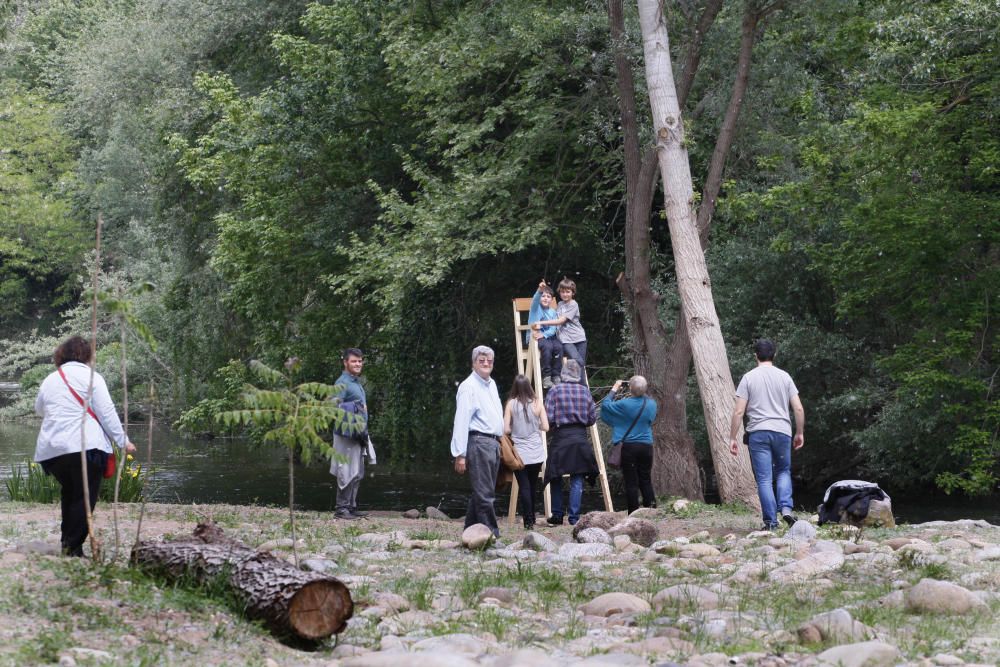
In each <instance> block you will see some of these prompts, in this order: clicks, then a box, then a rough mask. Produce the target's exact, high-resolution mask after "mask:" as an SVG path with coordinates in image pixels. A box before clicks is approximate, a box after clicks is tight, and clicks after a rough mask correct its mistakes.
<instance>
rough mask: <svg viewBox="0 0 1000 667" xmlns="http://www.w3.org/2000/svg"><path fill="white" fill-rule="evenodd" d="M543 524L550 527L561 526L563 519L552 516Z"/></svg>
mask: <svg viewBox="0 0 1000 667" xmlns="http://www.w3.org/2000/svg"><path fill="white" fill-rule="evenodd" d="M545 523H547V524H549V525H550V526H561V525H563V518H562V517H559V518H556V517H554V516H550V517H549V518H548V519H546V520H545Z"/></svg>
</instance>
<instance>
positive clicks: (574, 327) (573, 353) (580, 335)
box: [534, 278, 587, 384]
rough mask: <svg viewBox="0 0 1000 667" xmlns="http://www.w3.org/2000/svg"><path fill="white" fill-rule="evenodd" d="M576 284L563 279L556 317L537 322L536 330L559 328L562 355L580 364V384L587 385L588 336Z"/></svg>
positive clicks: (560, 284)
mask: <svg viewBox="0 0 1000 667" xmlns="http://www.w3.org/2000/svg"><path fill="white" fill-rule="evenodd" d="M575 297H576V283H575V282H573V281H572V280H570V279H569V278H563V279H562V280H561V281H560V282H559V298H560V299H561V301H560V302H559V307H558V308H556V316H555V317H554V318H550V319H547V320H540V321H538V322H535V324H534V329H536V330H541V328H542V327H547V326H557V327H559V333H558V336H559V342H560V343H562V353H563V356H564V357H566V358H567V359H574V360H576V363H578V364H580V371H581V377H580V383H581V384H586V383H587V380H586V377H587V374H586V371H585V370H584V369H585V368H586V366H587V334H586V333H585V332H584V330H583V325H582V324H580V306H579V304H577V302H576V299H575Z"/></svg>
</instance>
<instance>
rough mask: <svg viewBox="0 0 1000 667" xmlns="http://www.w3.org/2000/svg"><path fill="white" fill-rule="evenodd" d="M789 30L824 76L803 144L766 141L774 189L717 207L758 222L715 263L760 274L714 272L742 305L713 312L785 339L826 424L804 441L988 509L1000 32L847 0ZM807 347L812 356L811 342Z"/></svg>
mask: <svg viewBox="0 0 1000 667" xmlns="http://www.w3.org/2000/svg"><path fill="white" fill-rule="evenodd" d="M792 17H793V18H792V21H791V23H790V24H789V28H790V29H789V30H788V31H787V32H784V33H783V34H782V35H781V37H780V39H781V40H782V41H783V42H785V43H786V44H787V45H789V46H795V47H796V48H804V45H806V44H808V45H809V46H808V48H807V49H806V50H807V53H806V55H805V56H804V57H805V59H806V61H808V62H809V63H810V66H811V68H812V69H813V71H815V72H816V73H817V74H816V76H815V78H814V83H813V85H812V86H811V87H809V88H808V89H806V90H803V91H801V93H800V94H799V95H798V97H797V100H798V101H797V103H796V107H795V111H796V113H798V114H800V119H799V124H800V126H801V127H806V128H808V130H807V131H804V132H801V131H800V132H798V133H797V134H794V135H786V137H782V136H780V135H778V134H776V133H772V134H771V135H770V136H771V137H772V138H774V139H775V145H774V146H773V147H772V149H771V154H772V155H773V156H774V158H778V157H781V156H782V151H784V155H785V157H786V159H767V160H762V161H759V162H758V165H759V166H760V167H761V168H762V169H763V170H764V172H763V173H762V174H761V175H760V176H758V179H762V180H767V181H770V182H769V183H767V186H766V187H764V188H758V189H756V190H755V191H746V192H743V193H740V194H739V195H737V196H735V197H730V198H729V199H728V201H727V202H725V203H724V204H723V205H721V206H720V212H721V213H722V215H724V216H730V215H731V216H734V217H735V218H737V219H744V220H748V219H754V220H755V222H754V223H753V224H752V227H751V229H752V231H753V234H752V235H739V237H737V238H734V239H733V241H732V244H733V245H732V247H731V249H729V250H728V251H723V253H721V254H717V257H718V258H719V259H721V260H722V261H723V262H725V264H724V266H726V265H728V266H731V267H733V268H734V269H735V267H736V266H737V265H736V263H735V262H736V261H742V262H749V263H750V264H751V265H753V266H754V267H755V270H756V272H757V274H756V275H755V276H754V277H753V278H752V279H751V280H750V281H746V280H740V278H739V276H740V275H741V272H740V271H739V270H738V269H737V270H735V271H733V273H731V274H729V275H727V270H726V269H723V270H722V271H721V272H720V271H718V270H717V269H716V270H714V273H713V275H714V276H715V282H716V284H719V285H723V286H725V285H726V283H727V280H728V279H731V280H733V283H732V287H731V290H730V291H729V292H728V296H730V297H731V299H732V300H731V301H730V300H729V299H726V298H725V296H723V297H722V298H719V293H718V292H717V293H716V296H717V299H718V301H717V302H719V303H723V304H725V303H726V302H727V301H730V303H731V305H730V306H728V307H727V306H725V305H724V306H722V309H721V310H722V311H726V310H731V311H733V312H732V313H731V314H729V315H728V317H729V318H730V321H734V320H735V321H738V322H739V324H738V329H739V330H741V331H747V332H748V333H749V334H750V335H747V336H746V337H745V338H744V339H743V340H751V339H752V338H753V337H754V336H757V335H774V336H775V337H776V338H777V339H778V340H779V342H780V343H781V346H780V347H781V350H780V351H779V355H781V356H782V359H781V360H780V361H779V363H780V364H782V365H784V366H786V367H787V368H788V370H790V371H791V372H792V375H793V377H795V378H796V381H797V382H798V384H799V388H800V390H801V391H802V392H803V397H804V401H806V405H807V406H808V407H807V411H809V413H810V433H811V434H814V429H815V427H816V426H817V424H816V422H815V421H814V420H813V415H815V414H816V413H817V411H818V413H819V416H820V418H821V419H820V423H819V424H818V426H820V428H821V429H822V431H821V432H820V434H814V435H809V436H807V440H811V441H812V442H817V441H818V442H824V443H828V444H831V445H834V449H835V451H837V455H838V457H842V458H841V461H842V462H843V461H845V459H846V462H847V463H848V468H850V467H852V466H857V467H858V468H860V471H859V474H862V475H866V476H870V477H874V478H875V479H881V480H886V481H888V480H890V479H891V480H892V484H893V486H894V487H895V488H896V489H897V490H907V489H916V488H926V486H927V485H929V484H932V483H934V482H935V481H936V482H937V484H938V486H940V487H941V488H943V489H945V490H948V491H954V490H961V491H963V492H968V493H988V492H990V491H991V490H993V489H994V488H995V487H996V481H997V472H998V467H997V461H998V458H997V452H998V448H1000V442H998V433H1000V428H998V422H997V419H996V414H997V407H996V404H997V398H996V393H995V389H994V388H993V386H994V382H993V378H994V377H995V374H996V372H997V363H998V362H997V359H996V350H997V347H998V346H997V328H996V324H995V323H996V321H997V317H998V316H1000V309H998V306H997V303H996V298H995V295H996V294H998V293H1000V268H998V264H997V262H996V257H995V256H996V248H997V240H998V236H997V235H998V229H997V226H996V224H995V221H996V220H997V218H998V217H1000V208H998V204H997V201H998V200H997V197H996V185H995V184H996V179H995V172H996V169H997V168H998V160H997V157H998V156H1000V140H998V137H1000V125H998V122H997V119H996V115H995V113H993V111H992V109H993V108H994V107H995V99H996V90H997V83H998V81H1000V79H998V78H997V71H996V67H995V62H996V58H997V44H996V40H995V39H993V37H992V36H993V35H995V34H996V30H997V29H998V28H1000V16H998V15H997V13H996V12H995V11H994V10H992V9H989V8H987V7H986V5H985V4H983V3H976V2H966V1H964V0H955V1H951V2H940V3H930V4H926V3H922V4H917V5H913V4H909V3H899V2H882V3H865V4H864V5H862V4H861V3H854V2H844V3H835V4H832V5H831V6H830V7H829V11H826V10H824V11H822V12H819V13H818V14H813V13H812V12H810V11H804V12H803V11H796V12H792ZM807 17H809V18H811V20H812V23H813V24H808V23H806V21H807V20H809V19H807ZM817 18H819V19H822V20H826V21H830V25H836V26H837V27H836V28H835V29H833V30H832V31H827V30H825V29H824V28H823V27H821V26H822V25H823V23H822V21H820V23H815V22H816V19H817ZM800 21H801V22H800ZM844 63H847V64H848V65H847V66H845V65H844ZM844 91H851V92H852V94H850V95H846V96H845V95H844ZM788 136H790V137H791V140H790V142H789V139H788V138H787V137H788ZM762 177H763V178H762ZM726 253H728V254H726ZM743 275H745V274H743ZM790 276H795V277H794V278H791V277H790ZM775 285H780V288H778V289H775V287H774V286H775ZM769 311H770V313H769ZM760 313H765V316H764V317H763V318H760ZM723 317H724V318H725V317H727V315H726V314H725V313H724V312H723ZM755 318H759V319H755ZM775 324H778V325H779V326H777V327H775V326H774V325H775ZM809 330H812V331H813V332H814V333H812V334H808V336H807V337H806V336H804V335H803V334H807V332H808V331H809ZM796 331H797V332H798V334H796ZM808 339H813V340H814V341H816V343H818V345H815V344H809V345H807V346H802V343H803V342H808ZM824 339H825V340H824ZM786 341H787V342H788V343H792V345H794V347H790V346H789V345H788V344H787V343H786ZM789 353H790V354H789ZM786 355H787V356H786ZM810 358H811V359H812V362H810ZM810 365H811V366H812V368H813V371H810ZM803 370H805V372H803ZM806 379H808V381H805V380H806ZM817 390H818V391H817ZM814 405H816V406H817V408H813V406H814ZM817 409H818V410H817ZM838 416H839V417H840V418H841V419H842V420H843V421H842V423H840V424H838V423H837V422H838V419H837V418H838ZM816 435H820V437H819V438H818V439H815V438H816ZM807 450H808V448H807ZM807 450H804V452H803V456H804V457H806V459H808V458H809V457H810V456H812V453H811V452H808V451H807ZM852 462H853V463H852ZM806 464H807V466H809V467H811V468H812V469H813V470H814V471H815V472H820V471H822V470H824V469H826V470H830V471H831V472H830V474H839V473H842V472H843V471H844V470H843V468H838V464H837V462H836V461H834V460H830V461H829V463H826V464H824V463H823V462H822V461H821V460H816V461H814V462H808V461H806ZM808 476H809V477H810V478H813V477H815V476H816V475H815V474H810V475H808Z"/></svg>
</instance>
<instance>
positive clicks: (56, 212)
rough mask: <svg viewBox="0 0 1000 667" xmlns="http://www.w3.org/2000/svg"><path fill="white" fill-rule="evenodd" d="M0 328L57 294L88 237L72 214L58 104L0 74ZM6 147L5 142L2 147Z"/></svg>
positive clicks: (68, 152) (67, 283) (70, 151)
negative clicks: (22, 88) (58, 120)
mask: <svg viewBox="0 0 1000 667" xmlns="http://www.w3.org/2000/svg"><path fill="white" fill-rule="evenodd" d="M0 100H2V102H0V146H3V147H4V149H2V150H0V193H3V196H2V197H0V327H2V326H4V325H6V324H8V323H10V322H11V321H12V320H15V321H16V320H23V319H24V318H25V317H28V316H31V315H34V314H35V312H36V311H38V310H39V308H38V305H33V301H38V300H39V298H40V297H41V301H42V304H44V305H46V306H48V305H51V304H52V303H58V302H59V301H60V300H61V299H65V297H66V295H67V292H68V291H69V289H70V287H71V285H72V281H71V280H70V277H71V276H72V272H73V269H75V268H76V264H77V262H78V261H79V259H80V256H81V255H82V254H83V252H84V250H85V248H86V242H87V241H88V240H89V239H87V236H86V235H85V229H84V227H83V226H82V225H81V224H80V222H79V220H78V219H77V218H76V216H75V215H74V214H73V211H72V205H71V201H70V197H71V194H72V189H73V184H74V181H75V178H76V177H75V174H74V169H75V166H76V160H75V156H74V148H75V147H74V145H73V142H72V141H71V140H70V138H69V137H68V136H67V135H66V133H65V132H64V131H63V130H62V129H61V128H60V127H59V124H58V122H57V117H58V114H59V112H60V108H59V107H58V106H57V105H54V104H51V103H49V102H47V101H46V100H45V99H44V98H43V97H41V96H40V95H37V94H34V93H31V92H25V91H23V90H21V89H20V87H19V86H17V85H16V84H15V83H13V82H11V81H4V80H0ZM8 147H9V148H8Z"/></svg>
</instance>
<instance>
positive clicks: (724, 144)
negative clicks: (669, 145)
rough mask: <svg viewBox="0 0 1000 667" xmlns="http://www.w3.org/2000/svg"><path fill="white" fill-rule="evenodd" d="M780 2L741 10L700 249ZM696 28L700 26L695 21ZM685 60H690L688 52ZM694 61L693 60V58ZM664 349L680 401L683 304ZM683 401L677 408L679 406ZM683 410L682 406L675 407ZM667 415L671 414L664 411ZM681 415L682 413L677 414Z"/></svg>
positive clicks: (686, 347) (668, 386)
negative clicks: (765, 30)
mask: <svg viewBox="0 0 1000 667" xmlns="http://www.w3.org/2000/svg"><path fill="white" fill-rule="evenodd" d="M783 4H784V0H778V1H776V2H772V3H770V4H768V5H766V6H764V7H762V8H760V9H754V5H753V3H750V2H748V3H747V5H746V10H745V12H744V14H743V21H742V26H741V30H740V47H739V55H738V57H737V62H736V79H735V80H734V81H733V89H732V92H731V93H730V96H729V104H728V106H727V108H726V114H725V116H724V117H723V120H722V125H721V127H720V128H719V134H718V136H717V137H716V142H715V148H714V150H713V151H712V158H711V162H710V163H709V167H708V175H707V176H706V178H705V186H704V189H703V190H702V197H701V206H700V207H699V208H698V219H697V221H698V222H697V224H698V237H699V241H700V242H701V247H702V250H704V249H705V248H707V247H708V234H709V229H710V228H711V225H712V215H713V214H714V213H715V205H716V201H717V200H718V197H719V191H720V190H721V189H722V175H723V171H724V169H725V165H726V157H727V156H728V154H729V151H730V149H731V148H732V145H733V139H734V138H735V136H736V122H737V120H738V119H739V115H740V111H741V110H742V108H743V101H744V98H745V97H746V91H747V88H748V87H749V84H750V66H751V63H752V56H753V47H754V42H755V40H756V32H757V27H758V26H759V25H760V23H762V22H763V21H764V20H765V19H766V18H767V16H768V15H769V14H771V13H772V12H774V11H777V10H778V9H780V8H781V6H782V5H783ZM699 28H701V26H700V25H699ZM688 61H689V62H690V61H691V57H690V54H689V56H688ZM695 62H697V61H695ZM687 75H688V72H687V71H685V81H686V82H687V83H686V87H685V88H683V89H682V91H679V93H678V94H679V95H680V92H684V93H685V94H686V93H687V91H689V90H690V86H691V83H690V81H691V78H693V75H692V76H687ZM680 105H681V107H683V105H684V98H683V97H680ZM667 349H668V355H667V356H668V360H667V364H666V367H667V372H668V374H667V377H666V378H665V385H664V387H665V389H664V393H665V394H666V395H668V396H678V397H680V398H679V400H680V401H683V400H684V397H685V396H686V394H687V376H688V370H689V369H690V367H691V343H690V341H689V340H688V333H687V326H686V324H685V317H684V312H683V307H682V309H681V312H680V314H679V316H678V318H677V326H676V327H675V328H674V335H673V337H672V338H671V341H670V344H669V345H668V347H667ZM683 407H684V406H683V405H680V406H677V408H683ZM678 412H681V413H683V410H681V409H678ZM667 416H668V418H669V417H670V416H671V415H670V413H668V415H667ZM681 418H683V416H681ZM670 428H671V430H673V431H678V430H679V431H681V432H683V433H684V434H685V435H687V426H686V424H684V425H677V424H674V425H671V426H670Z"/></svg>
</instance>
